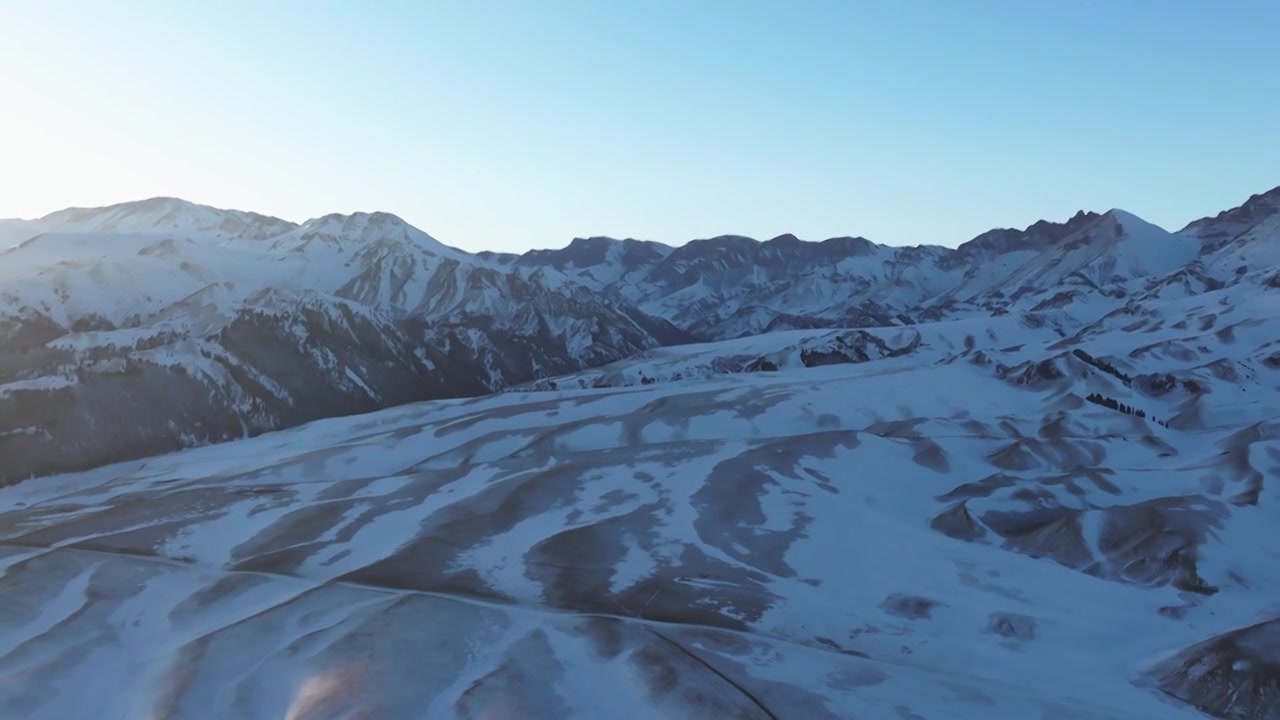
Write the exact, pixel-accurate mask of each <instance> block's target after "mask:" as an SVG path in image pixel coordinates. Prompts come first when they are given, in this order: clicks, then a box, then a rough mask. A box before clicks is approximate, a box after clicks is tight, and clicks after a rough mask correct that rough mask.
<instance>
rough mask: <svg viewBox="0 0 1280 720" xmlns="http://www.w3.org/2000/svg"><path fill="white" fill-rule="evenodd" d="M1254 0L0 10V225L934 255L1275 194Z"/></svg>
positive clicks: (1267, 47)
mask: <svg viewBox="0 0 1280 720" xmlns="http://www.w3.org/2000/svg"><path fill="white" fill-rule="evenodd" d="M1278 70H1280V3H1276V2H1269V1H1265V2H1264V1H1261V0H1257V1H1255V0H1233V1H1232V2H1224V3H1208V2H1194V1H1192V0H1159V1H1156V0H1108V1H1106V2H1103V1H1102V0H1071V1H1068V0H1037V1H1035V2H1023V1H1014V0H936V1H933V2H929V1H926V0H892V1H891V2H890V1H877V2H870V1H867V2H863V1H860V0H843V1H833V2H818V1H816V0H814V1H806V0H795V1H787V2H783V1H782V0H777V1H773V2H764V1H761V0H734V1H731V0H680V1H677V0H647V1H645V2H632V1H630V0H611V1H608V2H606V1H605V0H593V1H587V0H577V1H573V2H570V1H568V0H537V1H535V0H507V1H497V0H488V1H484V0H477V1H472V2H462V1H457V2H454V1H452V0H449V1H444V0H435V1H432V0H420V1H418V2H398V1H393V0H382V1H380V2H371V3H354V2H336V1H331V0H315V1H310V2H301V1H297V2H295V1H290V0H273V1H272V2H258V1H250V0H221V1H220V2H216V3H214V2H194V1H191V2H185V1H176V2H175V1H174V0H165V1H157V2H147V1H143V0H113V1H112V2H102V1H97V2H71V1H69V0H48V1H47V2H29V1H26V0H0V92H3V93H4V94H5V96H6V101H5V105H6V107H5V109H4V111H3V112H0V162H3V170H2V171H0V217H5V216H18V217H33V216H38V215H42V214H44V213H47V212H50V211H52V210H55V209H59V208H62V207H66V206H71V205H74V206H88V205H100V204H108V203H112V202H119V201H124V200H131V199H140V198H144V197H151V196H156V195H176V196H179V197H184V198H187V199H189V200H194V201H197V202H203V203H207V204H211V205H217V206H223V207H236V208H241V209H252V210H257V211H260V212H265V213H269V214H274V215H279V216H281V217H285V218H288V219H291V220H303V219H306V218H307V217H312V216H316V215H320V214H324V213H328V212H350V211H354V210H386V211H390V212H394V213H397V214H399V215H401V216H402V217H404V218H405V219H407V220H409V221H410V222H412V223H413V224H415V225H417V226H418V227H421V228H422V229H424V230H426V231H427V232H430V233H432V234H433V235H435V236H436V237H438V238H440V239H441V240H443V241H445V242H448V243H450V244H453V245H456V246H459V247H463V248H467V249H472V250H475V249H482V248H487V249H495V250H522V249H526V248H529V247H548V246H559V245H563V244H565V243H567V242H568V241H569V240H570V239H571V238H573V237H574V236H582V235H605V234H607V235H613V236H620V237H642V238H648V239H655V240H661V241H664V242H669V243H680V242H684V241H686V240H688V239H691V238H695V237H708V236H712V235H717V234H723V233H739V234H747V235H752V236H756V237H762V238H763V237H770V236H773V235H777V234H780V233H783V232H793V233H795V234H797V235H799V236H800V237H804V238H809V239H821V238H824V237H829V236H834V235H863V236H865V237H868V238H870V239H872V240H875V241H877V242H883V243H889V244H917V243H938V244H946V245H955V244H957V243H959V242H962V241H964V240H966V239H968V238H970V237H972V236H974V235H976V234H978V233H980V232H982V231H983V230H986V229H988V228H991V227H994V226H1024V225H1028V224H1030V223H1032V222H1034V221H1036V220H1038V219H1040V218H1049V219H1059V220H1061V219H1065V218H1066V217H1068V216H1069V215H1071V214H1072V213H1073V212H1075V211H1076V210H1078V209H1081V208H1087V209H1096V210H1106V209H1108V208H1111V207H1122V208H1124V209H1126V210H1129V211H1131V212H1134V213H1136V214H1138V215H1141V216H1143V217H1145V218H1147V219H1148V220H1150V221H1152V222H1156V223H1157V224H1160V225H1163V226H1165V227H1169V228H1171V229H1176V228H1177V227H1181V226H1182V225H1183V224H1185V223H1186V222H1188V221H1189V220H1192V219H1194V218H1196V217H1199V216H1202V215H1205V214H1212V213H1215V212H1217V211H1219V210H1221V209H1225V208H1227V207H1230V206H1233V205H1237V204H1239V203H1240V202H1242V201H1243V200H1244V199H1245V198H1247V197H1248V196H1249V195H1250V194H1253V193H1257V192H1262V191H1264V190H1267V189H1270V188H1271V187H1274V186H1276V185H1280V139H1278V138H1277V130H1280V72H1278Z"/></svg>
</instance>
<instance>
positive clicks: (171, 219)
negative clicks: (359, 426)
mask: <svg viewBox="0 0 1280 720" xmlns="http://www.w3.org/2000/svg"><path fill="white" fill-rule="evenodd" d="M6 227H8V228H9V229H10V231H11V232H14V233H17V232H18V231H17V230H16V228H25V230H24V232H25V234H27V235H30V236H29V237H26V238H24V239H22V240H21V241H20V242H19V244H17V245H16V246H14V247H11V248H9V249H8V250H6V251H4V252H0V454H3V455H4V456H5V458H6V460H7V462H6V463H4V467H3V469H0V481H5V480H14V479H18V478H23V477H27V476H30V475H33V474H45V473H48V472H53V471H63V470H70V469H78V468H84V467H93V466H96V465H101V464H103V463H104V462H111V461H115V460H120V459H125V458H129V457H138V456H141V455H145V454H152V453H156V452H165V451H169V450H174V449H177V448H180V447H186V446H191V445H199V444H204V443H208V442H219V441H223V440H228V439H231V438H235V437H243V436H244V435H246V434H248V435H254V434H257V433H261V432H265V431H267V430H273V429H276V428H280V427H288V426H292V425H296V424H298V423H300V422H305V421H307V420H314V419H317V418H321V417H330V416H334V415H343V414H350V413H354V412H367V411H369V410H372V409H375V408H379V407H388V406H392V405H398V404H401V403H405V402H410V401H413V400H422V399H427V398H433V397H456V396H464V395H476V394H481V393H485V392H490V391H493V390H498V389H501V388H504V387H507V386H510V385H512V384H516V383H520V382H525V381H527V380H530V379H534V378H538V377H546V376H549V375H555V374H560V373H564V372H569V371H573V370H578V369H581V368H584V367H590V366H594V365H599V364H601V363H606V362H610V361H612V360H616V359H619V358H623V357H627V356H629V355H632V354H634V353H636V352H638V351H642V350H645V349H649V348H652V347H655V346H658V345H660V344H665V343H672V342H681V341H684V340H686V339H687V336H686V335H685V334H684V333H683V332H681V331H680V330H678V329H676V328H675V327H673V326H671V325H670V324H669V323H667V322H665V321H663V320H660V319H656V318H652V317H649V316H647V315H645V314H644V313H643V312H640V311H639V310H638V309H636V308H635V307H634V306H631V305H629V304H627V303H625V302H620V301H618V300H616V299H613V298H609V297H604V296H601V295H600V294H598V293H594V292H592V291H590V290H588V289H587V288H584V287H581V286H578V285H577V284H575V283H573V282H572V281H570V280H569V279H567V278H565V277H564V276H562V275H560V274H558V273H556V272H554V271H544V272H538V273H525V274H519V273H514V272H511V271H509V270H505V269H503V268H501V267H499V266H497V265H495V264H493V263H491V262H488V261H485V260H483V259H481V258H477V257H475V256H472V255H470V254H468V253H465V252H462V251H459V250H456V249H453V248H450V247H447V246H445V245H443V244H441V243H440V242H438V241H436V240H435V239H434V238H431V237H430V236H429V235H427V234H426V233H424V232H422V231H420V230H418V229H416V228H413V227H411V226H409V225H408V224H407V223H405V222H404V221H403V220H401V219H400V218H397V217H395V216H393V215H389V214H386V213H373V214H368V213H357V214H354V215H348V216H339V215H330V216H326V217H323V218H318V219H316V220H312V221H309V222H306V223H303V224H302V225H294V224H292V223H288V222H285V221H283V220H277V219H275V218H267V217H264V216H261V215H255V214H252V213H244V212H239V211H223V210H216V209H213V208H208V207H204V206H199V205H193V204H190V203H185V202H183V201H180V200H173V199H167V198H160V199H155V200H147V201H142V202H138V203H127V204H124V205H119V206H113V207H109V208H99V209H94V210H68V211H63V212H59V213H54V214H52V215H50V216H48V217H45V218H41V219H40V220H36V221H30V222H26V223H21V224H19V223H9V224H8V225H7V226H6Z"/></svg>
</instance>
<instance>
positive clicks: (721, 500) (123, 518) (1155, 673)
mask: <svg viewBox="0 0 1280 720" xmlns="http://www.w3.org/2000/svg"><path fill="white" fill-rule="evenodd" d="M1223 292H1239V291H1238V290H1224V291H1223ZM1223 297H1225V296H1223ZM1223 297H1218V298H1212V297H1211V298H1204V299H1203V300H1202V301H1200V302H1203V306H1204V307H1205V308H1208V307H1211V306H1214V305H1215V304H1218V303H1220V302H1221V300H1222V299H1223ZM1260 297H1262V296H1261V295H1255V296H1253V300H1252V302H1261V301H1260V300H1259V298H1260ZM1260 308H1261V306H1254V307H1252V308H1247V309H1243V308H1242V309H1241V311H1240V312H1241V315H1240V316H1239V317H1238V318H1237V317H1234V316H1233V317H1230V318H1227V319H1226V320H1227V321H1228V322H1230V323H1232V325H1233V326H1234V325H1236V324H1238V321H1244V319H1245V317H1246V316H1247V315H1249V314H1250V313H1254V312H1256V311H1257V310H1259V309H1260ZM1169 312H1170V314H1171V316H1175V315H1183V314H1185V313H1192V314H1191V315H1190V316H1191V317H1195V315H1194V312H1195V311H1194V308H1193V307H1192V306H1191V305H1188V306H1186V307H1180V308H1171V309H1170V311H1169ZM984 323H994V324H990V325H989V326H986V325H984ZM966 324H967V325H968V326H967V327H965V325H966ZM949 325H950V324H949V323H942V324H938V325H936V326H929V327H922V328H919V329H918V332H919V334H920V340H919V342H917V343H915V344H914V348H915V349H914V351H912V352H908V353H901V354H896V355H892V356H884V357H877V358H870V359H868V360H866V361H863V362H850V363H842V364H834V365H822V366H814V367H807V366H805V364H804V363H792V364H791V365H788V366H782V367H779V368H778V369H777V370H776V371H761V372H754V373H749V374H733V375H728V374H725V375H711V376H706V377H701V378H697V379H689V378H687V377H686V378H683V379H681V380H679V381H675V380H674V379H673V378H668V380H670V381H663V382H654V383H652V384H648V385H641V386H635V387H604V388H598V389H590V390H575V391H565V390H556V391H552V390H546V391H543V392H537V393H522V392H510V393H504V394H500V395H495V396H490V397H486V398H480V399H472V400H459V401H446V402H430V403H425V404H417V405H407V406H403V407H399V408H395V409H391V410H386V411H382V412H379V413H375V414H371V415H366V416H360V417H353V418H344V419H333V420H326V421H322V422H318V423H313V424H310V425H306V426H303V427H300V428H296V429H293V430H288V431H283V432H277V433H271V434H267V435H263V436H261V437H258V438H255V439H252V440H243V441H237V442H234V443H229V444H224V445H220V446H216V447H208V448H202V449H198V450H192V451H187V452H183V453H179V454H174V455H167V456H163V457H156V458H152V459H148V460H144V461H135V462H131V463H126V464H122V465H116V466H112V467H107V468H102V469H100V470H95V471H90V472H87V473H82V474H78V475H66V476H57V477H51V478H45V479H42V480H39V481H33V482H29V483H23V484H21V485H18V486H14V487H10V488H5V489H0V507H3V508H5V511H4V512H3V515H2V516H0V537H2V538H3V541H2V542H0V557H2V558H3V559H2V560H0V562H2V563H3V565H4V567H5V572H4V574H3V575H0V592H3V593H4V595H5V597H6V598H9V599H10V601H11V607H12V610H11V612H8V613H6V614H4V615H3V616H0V677H4V678H5V679H6V680H10V682H0V714H2V715H5V716H15V717H16V716H21V717H24V718H31V719H32V720H38V719H43V718H49V719H51V720H52V719H56V720H77V719H78V718H90V717H98V716H100V714H101V711H102V708H104V707H107V708H113V709H117V710H119V711H120V712H122V713H125V714H126V715H127V716H131V717H132V716H138V717H155V716H160V717H173V718H186V717H193V718H194V717H211V716H218V717H225V716H245V717H285V718H313V717H353V716H354V717H361V716H365V717H368V716H373V717H385V718H422V717H425V718H433V719H434V718H476V717H520V718H541V717H545V718H566V717H582V718H593V717H619V718H703V717H743V718H788V719H789V718H804V719H809V718H833V719H834V718H850V717H898V718H916V717H927V718H931V717H948V718H960V719H964V718H984V719H985V718H992V717H1001V718H1004V717H1008V718H1116V719H1119V718H1150V719H1152V720H1176V719H1178V718H1188V719H1190V718H1196V717H1203V715H1202V714H1201V713H1199V712H1198V711H1197V710H1196V709H1195V708H1194V707H1193V705H1195V704H1200V705H1204V706H1206V707H1210V708H1213V707H1214V702H1215V698H1217V697H1219V695H1215V694H1214V693H1215V692H1218V693H1219V694H1220V693H1223V692H1226V693H1233V692H1234V693H1240V692H1245V693H1246V694H1244V695H1238V697H1240V698H1242V700H1241V701H1240V703H1243V704H1240V703H1237V704H1236V705H1235V707H1236V708H1237V709H1239V710H1240V711H1241V712H1246V713H1247V712H1254V714H1253V715H1247V714H1245V715H1242V714H1239V713H1237V714H1236V715H1234V716H1233V717H1265V715H1262V714H1259V713H1261V712H1262V708H1264V707H1266V706H1265V705H1260V704H1258V703H1265V699H1266V696H1258V697H1260V698H1261V700H1255V699H1253V698H1254V696H1253V695H1248V694H1247V692H1248V690H1249V688H1252V687H1255V686H1262V687H1266V686H1267V683H1273V682H1274V679H1273V678H1274V676H1273V675H1268V674H1267V673H1268V672H1269V671H1266V670H1265V669H1259V668H1258V667H1256V666H1255V665H1252V664H1251V663H1255V662H1256V661H1257V660H1259V659H1262V660H1265V659H1266V658H1267V657H1269V656H1268V654H1267V652H1268V651H1266V650H1265V649H1262V650H1259V649H1255V648H1256V647H1258V644H1259V642H1264V641H1265V637H1266V635H1265V632H1262V631H1258V630H1254V631H1250V632H1251V634H1249V635H1247V637H1246V640H1249V639H1250V638H1256V637H1262V638H1263V640H1249V641H1248V642H1244V643H1240V644H1232V642H1233V641H1232V640H1231V639H1230V638H1231V637H1234V636H1233V635H1228V634H1230V633H1234V632H1235V631H1237V630H1238V629H1239V628H1243V627H1246V626H1250V625H1254V624H1256V623H1259V622H1265V621H1269V620H1271V619H1272V618H1274V612H1275V607H1274V596H1275V592H1277V591H1280V564H1277V563H1276V562H1274V557H1275V556H1276V554H1277V552H1278V551H1280V546H1277V544H1276V541H1275V539H1274V533H1272V532H1270V528H1272V527H1273V526H1274V523H1275V522H1276V520H1277V519H1280V518H1278V517H1277V515H1276V511H1277V510H1276V506H1275V499H1274V497H1273V496H1272V495H1271V494H1270V493H1268V492H1266V491H1265V489H1264V490H1263V491H1262V492H1260V493H1259V492H1256V490H1257V489H1258V487H1259V485H1258V484H1259V483H1261V482H1262V481H1261V478H1265V477H1274V476H1275V474H1277V473H1280V460H1278V458H1280V426H1278V425H1277V424H1276V418H1275V415H1274V407H1276V405H1275V400H1276V395H1277V383H1278V382H1280V368H1277V369H1268V370H1266V372H1265V373H1264V372H1263V368H1257V370H1258V375H1257V377H1255V378H1251V379H1248V381H1247V382H1246V381H1245V380H1242V379H1241V378H1236V379H1230V378H1225V377H1219V376H1218V375H1216V374H1215V373H1214V372H1213V371H1212V370H1204V369H1202V368H1200V365H1201V363H1202V361H1203V360H1204V359H1205V358H1202V357H1189V356H1185V355H1176V356H1174V355H1170V354H1156V353H1154V352H1152V351H1150V350H1147V349H1146V348H1145V345H1146V344H1149V343H1150V342H1161V343H1172V342H1181V343H1184V344H1188V345H1192V344H1206V345H1207V344H1208V343H1209V342H1210V340H1209V338H1208V337H1207V336H1205V335H1204V332H1205V331H1204V330H1202V329H1201V328H1200V325H1199V324H1197V323H1193V324H1189V325H1188V326H1187V327H1185V328H1181V329H1179V328H1173V327H1169V326H1165V327H1163V328H1161V329H1159V330H1149V331H1148V330H1139V331H1133V330H1130V331H1125V330H1124V329H1122V328H1119V329H1111V328H1108V327H1104V326H1101V325H1100V326H1097V327H1094V328H1091V329H1089V330H1088V331H1087V332H1084V333H1082V335H1081V337H1080V338H1079V339H1076V340H1071V341H1069V342H1064V341H1063V340H1062V339H1060V338H1058V337H1057V336H1056V333H1052V332H1049V331H1046V330H1045V329H1043V328H1039V329H1037V328H1026V327H1022V326H1021V325H1020V324H1019V323H1018V322H1017V321H1016V319H1013V318H1007V317H1006V318H999V319H996V320H994V321H983V320H979V319H975V320H971V321H964V322H961V323H957V325H959V326H960V327H958V328H956V329H954V330H952V329H948V326H949ZM1246 329H1247V330H1248V332H1245V330H1246ZM908 330H909V331H912V332H916V331H917V329H915V328H911V329H903V330H902V331H901V332H906V331H908ZM988 331H989V332H988ZM1277 331H1280V324H1278V321H1277V319H1276V317H1275V316H1274V315H1273V316H1272V317H1270V318H1269V319H1265V320H1263V322H1262V324H1258V325H1255V326H1250V327H1249V328H1239V329H1238V330H1237V332H1236V335H1235V339H1234V341H1233V342H1226V341H1225V340H1222V339H1219V340H1218V344H1217V345H1216V346H1215V347H1216V348H1217V350H1216V352H1217V353H1218V354H1219V355H1220V356H1222V357H1227V358H1234V357H1236V356H1237V355H1236V354H1237V353H1238V354H1241V355H1247V354H1248V353H1251V352H1253V351H1254V350H1255V349H1256V347H1257V346H1258V345H1259V344H1260V343H1264V342H1266V340H1264V338H1269V337H1274V336H1275V333H1276V332H1277ZM885 332H887V331H885ZM894 332H900V331H894ZM806 337H816V336H812V335H805V334H804V333H801V334H792V335H788V336H784V337H762V338H756V339H752V340H741V341H733V342H726V343H722V344H720V345H722V346H723V350H722V352H724V353H727V354H735V355H750V354H758V355H762V356H764V355H769V354H770V353H775V352H779V353H782V354H781V355H774V357H779V358H781V357H782V356H783V355H786V354H787V353H790V352H791V350H788V348H792V347H795V346H797V345H802V344H803V343H804V341H805V340H806ZM894 339H897V338H888V337H886V342H888V341H889V340H894ZM892 347H899V346H898V345H897V344H896V343H894V344H893V345H892ZM1076 350H1080V351H1083V352H1085V354H1086V356H1087V357H1088V358H1090V360H1088V361H1086V360H1083V359H1081V357H1080V356H1078V355H1077V354H1075V351H1076ZM714 352H715V350H714V348H713V347H712V346H691V347H688V348H684V349H680V350H675V349H672V350H667V351H664V353H663V356H662V357H654V358H650V359H649V360H647V361H646V362H648V363H649V366H648V368H659V367H662V366H663V362H666V366H672V363H675V362H676V361H680V357H682V356H683V358H684V360H682V361H681V362H698V361H699V360H698V359H699V358H707V357H709V356H710V355H712V354H714ZM1139 365H1141V367H1139ZM1107 367H1110V370H1107V369H1105V368H1107ZM648 368H647V369H648ZM647 369H646V371H647ZM1140 369H1142V370H1152V371H1155V370H1156V369H1159V370H1160V372H1162V373H1164V372H1167V373H1173V374H1175V375H1178V376H1179V377H1183V378H1184V379H1189V378H1190V377H1191V376H1194V377H1195V378H1196V379H1198V380H1199V381H1200V383H1201V386H1200V388H1199V390H1198V391H1197V392H1196V393H1194V394H1196V395H1197V397H1198V398H1199V400H1198V403H1199V405H1200V407H1201V412H1200V421H1199V422H1196V423H1186V422H1184V423H1180V424H1176V425H1177V426H1171V427H1165V426H1164V425H1163V424H1161V423H1157V422H1155V420H1157V419H1163V418H1165V417H1168V416H1169V415H1170V414H1171V413H1173V412H1175V411H1177V410H1178V409H1179V408H1184V407H1185V405H1186V403H1187V402H1189V399H1188V398H1189V395H1188V393H1189V392H1190V391H1187V390H1186V389H1185V388H1181V387H1178V388H1175V389H1172V390H1170V389H1167V388H1166V390H1165V392H1164V393H1163V394H1161V393H1159V392H1157V389H1156V388H1155V387H1154V386H1148V385H1144V384H1142V383H1139V382H1138V381H1137V380H1136V378H1137V375H1136V374H1135V373H1137V372H1138V371H1139V370H1140ZM1268 373H1269V374H1268ZM1120 374H1127V375H1129V376H1130V378H1131V380H1130V381H1129V382H1128V383H1126V382H1125V381H1124V380H1123V379H1122V378H1121V377H1120V376H1119V375H1120ZM1188 374H1189V375H1188ZM1242 383H1243V384H1242ZM1241 387H1245V388H1246V391H1245V392H1242V391H1241V389H1240V388H1241ZM1094 393H1101V394H1105V395H1107V396H1108V397H1117V398H1120V399H1122V400H1124V401H1125V402H1126V403H1127V404H1132V405H1134V406H1141V407H1142V408H1144V409H1145V410H1146V411H1147V412H1148V415H1147V417H1145V418H1139V417H1137V416H1135V415H1132V414H1127V413H1124V412H1119V411H1117V410H1114V409H1111V408H1108V407H1105V406H1102V405H1099V404H1096V403H1093V402H1089V401H1087V400H1086V399H1085V398H1086V396H1087V395H1090V394H1094ZM1250 402H1252V403H1253V404H1252V405H1251V404H1249V403H1250ZM1262 487H1265V486H1262ZM1259 633H1262V634H1261V635H1259ZM1219 638H1226V639H1219ZM1206 643H1207V645H1205V644H1206ZM1237 647H1238V648H1239V649H1237ZM1224 652H1225V653H1226V654H1225V655H1224V654H1223V653H1224ZM1208 655H1212V656H1213V657H1214V658H1215V660H1214V662H1217V663H1219V664H1222V663H1225V667H1227V668H1230V667H1232V664H1233V663H1244V664H1242V665H1240V667H1241V668H1246V667H1247V668H1248V670H1247V671H1244V670H1242V671H1240V672H1238V673H1237V675H1236V676H1232V675H1230V674H1227V675H1221V674H1219V675H1214V676H1212V677H1213V682H1215V683H1217V685H1212V686H1211V685H1209V684H1206V683H1207V682H1208V681H1207V680H1206V679H1205V676H1204V673H1205V672H1206V670H1204V669H1203V668H1207V667H1210V666H1208V665H1206V661H1205V658H1206V657H1207V656H1208ZM1218 658H1225V659H1218ZM1187 667H1190V668H1191V670H1189V671H1188V670H1187V669H1186V668H1187ZM1215 667H1216V666H1215ZM1233 677H1238V680H1234V679H1233ZM19 680H20V681H19ZM1235 682H1240V683H1242V684H1241V685H1239V686H1236V685H1233V683H1235ZM1248 683H1252V684H1248ZM73 689H74V690H73ZM1217 714H1218V715H1220V716H1222V717H1227V716H1228V715H1226V714H1225V711H1222V710H1221V708H1219V709H1218V711H1217Z"/></svg>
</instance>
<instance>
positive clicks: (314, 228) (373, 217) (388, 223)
mask: <svg viewBox="0 0 1280 720" xmlns="http://www.w3.org/2000/svg"><path fill="white" fill-rule="evenodd" d="M298 235H299V237H300V238H301V239H304V240H307V239H311V238H315V237H325V238H329V239H330V240H337V241H340V242H344V243H346V242H350V243H353V244H355V245H360V246H364V245H370V244H372V243H376V242H393V243H394V242H401V243H409V244H411V245H416V246H418V247H420V248H422V249H424V250H427V251H428V252H430V253H432V254H435V255H448V256H451V257H461V256H463V255H465V253H463V252H462V251H460V250H457V249H455V248H452V247H449V246H448V245H445V244H444V243H442V242H440V241H439V240H437V239H435V238H434V237H432V236H431V235H429V234H427V233H425V232H423V231H422V230H419V229H418V228H416V227H414V226H413V225H410V224H409V223H408V222H407V221H406V220H405V219H404V218H402V217H400V216H399V215H395V214H393V213H389V212H382V211H374V212H353V213H349V214H343V213H329V214H328V215H323V216H321V217H318V218H312V219H311V220H308V221H306V222H305V223H303V224H302V225H301V226H300V227H299V228H298Z"/></svg>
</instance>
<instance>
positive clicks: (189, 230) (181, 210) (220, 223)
mask: <svg viewBox="0 0 1280 720" xmlns="http://www.w3.org/2000/svg"><path fill="white" fill-rule="evenodd" d="M36 223H37V224H38V225H40V226H41V227H43V228H46V229H47V230H48V231H51V232H75V233H85V232H114V233H142V234H150V233H166V234H167V233H176V234H187V235H209V236H213V237H218V238H223V239H227V238H243V239H265V238H269V237H273V236H276V235H280V234H283V233H285V232H288V231H289V230H291V229H293V228H295V227H297V226H296V225H294V224H293V223H291V222H288V221H287V220H281V219H280V218H276V217H270V216H267V215H260V214H258V213H254V212H245V211H242V210H223V209H220V208H215V207H210V206H208V205H200V204H198V203H194V202H191V201H189V200H183V199H182V198H176V197H153V198H148V199H146V200H133V201H130V202H123V203H117V204H115V205H107V206H105V207H96V208H68V209H66V210H59V211H58V212H54V213H50V214H48V215H46V216H44V217H43V218H40V219H39V220H37V221H36Z"/></svg>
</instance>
